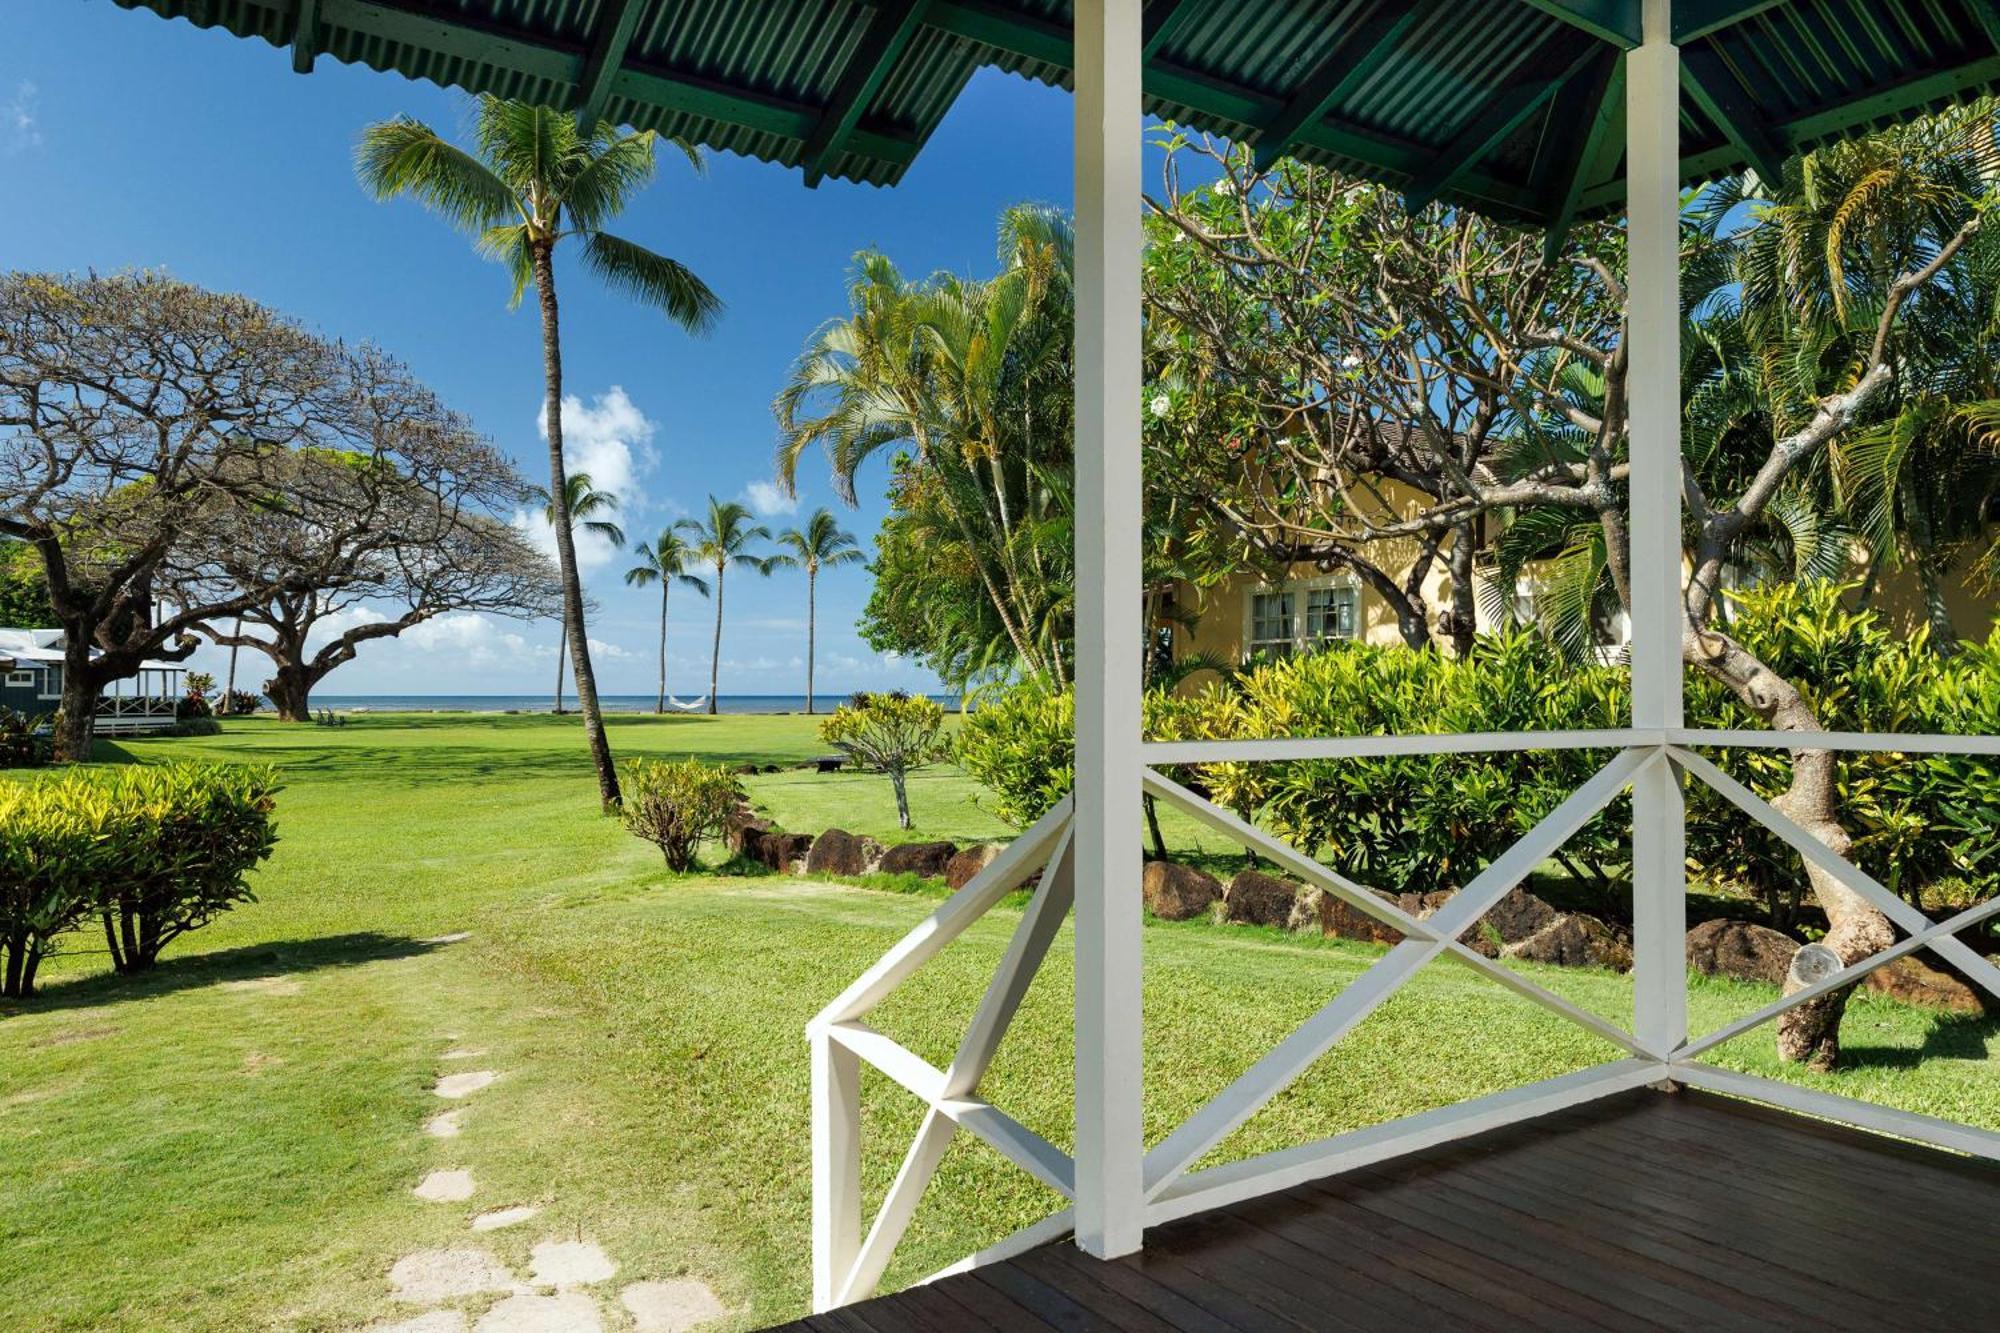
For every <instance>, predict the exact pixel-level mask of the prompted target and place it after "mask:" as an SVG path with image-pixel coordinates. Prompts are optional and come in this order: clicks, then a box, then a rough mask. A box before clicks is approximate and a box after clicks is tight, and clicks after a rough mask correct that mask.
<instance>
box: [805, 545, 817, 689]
mask: <svg viewBox="0 0 2000 1333" xmlns="http://www.w3.org/2000/svg"><path fill="white" fill-rule="evenodd" d="M818 581H819V571H818V570H816V569H812V568H810V567H808V568H807V570H806V716H807V717H811V716H812V711H813V635H814V621H815V619H816V618H817V612H816V611H815V609H814V605H813V602H814V599H813V585H814V584H815V583H817V582H818Z"/></svg>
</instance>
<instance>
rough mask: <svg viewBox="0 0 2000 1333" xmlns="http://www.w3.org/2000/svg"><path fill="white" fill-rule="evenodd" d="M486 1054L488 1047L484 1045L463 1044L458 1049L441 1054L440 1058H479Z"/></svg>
mask: <svg viewBox="0 0 2000 1333" xmlns="http://www.w3.org/2000/svg"><path fill="white" fill-rule="evenodd" d="M484 1054H486V1048H485V1047H484V1046H473V1047H464V1046H461V1047H459V1048H458V1049H457V1050H452V1051H446V1052H445V1053H444V1054H443V1055H441V1056H439V1057H438V1058H439V1059H440V1060H477V1059H478V1058H479V1057H480V1056H482V1055H484Z"/></svg>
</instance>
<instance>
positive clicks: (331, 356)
mask: <svg viewBox="0 0 2000 1333" xmlns="http://www.w3.org/2000/svg"><path fill="white" fill-rule="evenodd" d="M347 362H348V358H347V354H346V353H345V352H344V350H343V349H342V348H341V347H340V346H339V345H337V344H335V343H332V342H329V341H327V340H325V339H322V338H318V337H315V336H314V335H312V334H311V333H309V332H308V331H307V330H305V329H304V328H302V327H301V326H299V325H298V324H296V323H293V322H292V321H290V320H287V319H284V318H283V317H281V316H279V315H277V314H276V313H274V312H273V311H271V310H269V309H267V308H265V307H264V306H261V305H258V304H257V303H256V302H254V301H250V300H247V299H245V298H243V297H240V296H231V295H225V294H220V293H215V292H208V291H204V290H202V289H201V288H198V287H194V286H191V285H189V284H187V283H183V282H176V281H174V280H173V279H171V278H167V277H164V276H161V275H159V274H151V273H141V274H126V275H120V276H117V277H98V276H95V275H92V276H87V277H78V276H73V275H56V274H37V273H10V274H6V275H4V276H0V534H4V535H5V536H8V537H13V538H16V539H18V540H19V541H22V542H25V543H27V544H28V545H30V546H31V547H33V548H34V550H35V552H36V554H37V556H38V557H39V558H40V563H41V567H42V574H43V576H44V585H45V592H46V596H47V599H48V607H49V610H50V611H51V612H52V613H53V618H54V623H55V625H56V626H57V627H59V628H60V629H61V630H62V631H63V649H64V661H63V673H62V700H61V707H60V711H59V713H58V721H57V727H56V738H55V740H56V751H57V755H58V757H60V758H65V759H84V758H88V757H89V752H90V741H91V731H92V723H93V718H94V715H95V712H96V707H97V700H98V696H99V694H100V693H101V691H102V690H103V688H104V686H105V685H106V684H108V683H109V682H111V681H113V680H118V679H122V678H125V677H128V676H131V675H133V674H134V673H136V672H137V671H138V669H139V665H140V663H141V662H142V661H144V660H146V659H148V658H168V659H180V658H185V657H186V656H187V655H188V654H190V653H191V652H193V651H194V648H195V646H196V642H197V641H196V639H195V637H194V634H193V631H194V630H195V629H196V628H197V627H199V626H200V625H202V624H204V623H212V622H215V621H218V620H221V619H225V618H228V617H231V616H234V615H235V614H236V613H238V612H239V611H244V610H247V609H248V608H250V607H252V606H255V605H257V604H258V603H259V602H261V601H263V600H264V599H265V598H267V597H268V596H269V595H270V594H271V593H272V592H273V591H274V588H273V587H272V586H270V585H254V586H245V585H232V584H225V583H223V582H221V581H214V580H210V581H206V582H202V583H201V584H200V586H201V587H202V588H203V589H204V591H203V592H202V594H201V596H200V597H199V598H198V599H196V600H184V601H182V602H180V603H179V604H176V605H165V606H163V605H162V603H161V600H160V599H161V598H162V596H163V595H165V594H166V593H167V591H168V589H169V588H171V587H174V586H176V585H177V584H180V583H181V582H182V580H183V579H186V578H188V577H189V576H190V575H191V574H193V572H194V571H196V570H197V569H199V568H201V567H203V566H205V565H207V564H208V563H209V562H210V560H211V557H212V556H213V554H214V553H216V552H218V551H223V550H226V549H227V548H228V547H229V545H230V544H231V542H232V541H233V540H234V539H235V537H234V530H235V526H236V522H237V519H238V518H239V516H240V513H241V509H240V506H241V505H242V504H247V503H256V502H260V501H261V500H262V498H263V497H267V496H269V495H270V494H272V493H273V491H274V489H275V488H276V487H277V485H278V483H279V481H280V478H279V477H278V476H276V475H275V474H274V468H276V467H278V466H279V465H280V464H279V460H282V459H283V458H285V457H286V456H287V455H288V454H289V453H290V452H291V451H295V450H300V449H310V448H328V447H340V446H341V445H342V443H343V442H344V440H345V438H346V426H347V423H348V422H349V421H350V420H351V418H352V410H353V406H354V404H353V400H352V388H353V383H352V380H351V378H350V376H349V375H348V373H347V372H348V364H347Z"/></svg>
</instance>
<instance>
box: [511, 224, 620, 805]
mask: <svg viewBox="0 0 2000 1333" xmlns="http://www.w3.org/2000/svg"><path fill="white" fill-rule="evenodd" d="M532 255H533V259H534V266H535V290H536V293H537V295H539V296H540V298H541V306H542V378H543V380H544V381H545V383H546V387H547V391H548V392H547V399H546V402H547V412H548V436H549V498H550V501H551V503H552V505H553V506H554V508H555V511H556V523H555V530H556V534H555V535H556V556H557V565H558V567H559V569H560V571H561V574H562V587H563V628H564V631H565V633H566V634H567V637H568V639H569V654H570V670H571V672H572V674H573V675H574V676H575V678H576V699H577V704H578V706H579V707H580V708H581V709H582V710H583V733H584V736H585V738H586V740H587V741H588V743H589V745H590V761H591V763H592V765H593V766H595V768H596V769H597V794H598V799H599V801H600V802H601V803H602V804H603V806H604V808H605V809H606V810H610V809H612V808H614V807H615V806H617V805H618V803H619V793H618V768H617V765H616V764H615V763H614V762H613V761H612V758H611V743H610V741H609V740H608V739H607V738H606V737H605V734H604V717H603V715H602V714H601V713H599V712H598V708H597V675H596V673H595V672H594V671H592V670H591V666H590V636H589V635H588V634H587V633H586V632H585V630H584V623H583V583H582V580H581V579H580V578H579V577H578V575H577V569H576V534H575V533H574V532H572V531H571V530H570V514H569V497H568V495H567V494H566V493H565V489H564V488H565V483H566V482H567V481H568V477H567V476H566V475H565V472H566V469H565V466H564V463H563V443H562V440H563V431H562V342H561V336H560V322H559V319H558V316H557V310H556V277H555V267H554V264H553V256H552V254H551V252H550V243H549V242H546V241H542V242H537V243H535V244H534V245H533V247H532ZM558 656H560V654H558ZM557 702H558V703H560V702H561V700H560V698H558V700H557Z"/></svg>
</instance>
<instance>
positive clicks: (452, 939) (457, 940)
mask: <svg viewBox="0 0 2000 1333" xmlns="http://www.w3.org/2000/svg"><path fill="white" fill-rule="evenodd" d="M471 938H472V932H471V931H469V930H456V931H453V932H452V933H451V934H449V935H433V936H431V937H430V938H429V939H427V940H418V941H417V943H419V944H463V943H464V942H465V941H467V940H469V939H471Z"/></svg>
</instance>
